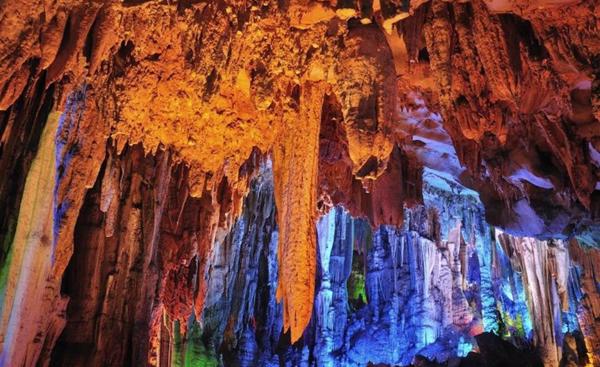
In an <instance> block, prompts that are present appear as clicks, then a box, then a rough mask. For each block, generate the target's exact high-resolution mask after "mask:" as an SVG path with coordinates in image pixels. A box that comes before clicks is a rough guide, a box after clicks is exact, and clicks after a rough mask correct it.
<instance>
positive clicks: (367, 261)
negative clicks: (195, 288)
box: [176, 172, 582, 367]
mask: <svg viewBox="0 0 600 367" xmlns="http://www.w3.org/2000/svg"><path fill="white" fill-rule="evenodd" d="M428 175H429V177H430V178H431V177H433V176H432V173H431V172H429V173H428ZM265 177H266V178H265ZM426 177H427V176H426ZM269 179H270V176H269V173H268V172H265V173H264V177H263V179H262V180H259V181H258V182H257V183H256V184H255V186H254V190H253V191H252V192H251V194H250V196H249V197H248V198H247V200H246V208H245V210H244V213H243V215H242V217H241V218H240V219H239V220H238V222H237V224H236V225H235V227H234V229H233V231H232V232H231V233H230V234H229V235H228V236H227V237H226V238H225V239H224V240H223V241H222V243H218V244H217V245H216V246H214V248H215V250H214V252H213V253H212V254H211V258H210V260H209V261H210V263H211V266H210V267H209V270H208V274H207V279H208V280H209V281H208V284H209V288H208V293H207V297H206V305H205V309H204V312H203V317H202V319H201V320H199V321H196V320H195V319H191V320H190V321H189V324H188V326H187V329H188V336H187V338H188V339H190V338H191V340H192V341H191V342H190V341H189V340H188V341H186V342H184V341H179V342H177V343H176V346H178V348H180V350H179V351H178V353H180V355H181V356H182V357H181V358H180V359H178V360H177V361H182V362H181V363H180V362H177V364H176V365H185V366H197V365H201V366H210V365H212V363H216V361H217V360H218V359H221V360H222V361H223V362H224V363H225V364H226V365H239V366H256V365H261V366H280V365H281V363H284V364H285V365H286V366H327V367H329V366H366V365H367V364H368V363H369V362H372V363H384V364H390V365H409V364H411V363H412V362H413V361H414V358H415V357H416V356H419V355H420V356H424V357H426V358H428V359H430V360H437V361H439V362H442V361H446V360H448V359H452V358H456V357H466V356H467V355H469V353H470V352H472V351H476V350H477V348H478V346H477V341H476V338H475V336H476V335H478V334H480V333H482V332H484V331H487V332H492V333H495V334H496V335H499V336H501V337H502V338H504V339H505V340H510V341H512V342H513V343H515V344H517V345H523V343H525V344H529V343H533V342H534V341H535V325H534V322H533V321H532V317H531V314H530V306H529V303H528V302H531V301H532V300H531V296H530V295H528V290H527V289H528V288H527V284H526V280H525V279H524V278H523V274H522V273H521V269H519V268H518V267H519V266H520V265H519V262H518V261H516V260H515V256H517V255H516V254H515V253H511V252H510V251H513V252H514V251H515V250H514V249H512V248H508V247H506V244H503V242H501V241H499V240H498V239H497V233H495V230H494V229H493V228H491V227H490V226H488V225H487V224H486V222H485V220H484V213H483V208H482V206H481V204H480V202H479V200H478V197H477V196H476V195H475V194H474V193H473V192H470V191H468V190H463V191H460V190H458V189H457V188H455V187H453V185H454V184H453V183H451V182H446V183H445V186H442V185H440V184H439V182H438V183H436V182H429V183H426V186H425V188H424V194H425V196H424V205H422V206H417V207H414V208H406V211H405V213H406V215H405V224H404V227H403V228H393V227H388V226H383V227H380V228H378V229H376V230H372V229H371V227H370V225H369V224H368V223H367V222H366V221H365V220H362V219H357V218H353V217H351V216H350V215H349V214H348V213H347V212H346V211H345V210H344V209H343V208H340V207H335V208H333V209H331V210H330V211H329V212H328V213H327V214H325V215H324V216H323V217H322V218H321V219H320V220H319V222H318V224H317V228H316V230H317V234H318V248H317V252H318V253H317V263H318V270H317V285H316V292H315V294H316V295H315V300H314V311H313V316H312V320H311V323H310V324H309V326H308V328H307V329H306V331H305V334H304V337H303V338H302V339H301V340H300V341H299V342H297V343H296V344H294V345H290V339H289V335H282V334H281V330H282V308H281V305H280V304H278V303H277V300H276V296H275V291H276V288H277V281H278V279H277V273H278V269H277V229H276V223H275V209H274V204H273V197H272V195H273V194H272V185H271V183H270V181H269ZM434 179H437V180H443V178H440V177H434ZM448 187H449V188H450V189H448ZM578 271H579V270H578V268H577V267H576V266H572V267H571V268H570V276H569V282H571V283H570V284H571V286H570V287H569V301H570V302H569V304H570V305H571V306H570V308H569V309H568V310H567V311H565V312H561V311H559V312H560V317H561V318H562V321H559V322H558V324H557V326H558V327H559V330H558V333H559V334H560V335H558V336H557V343H560V342H561V340H562V334H564V333H567V332H569V333H573V332H576V331H578V330H579V324H578V320H577V313H576V307H577V304H578V303H579V301H580V300H581V298H582V294H581V291H579V290H580V288H581V287H579V286H577V284H575V283H572V282H577V279H578ZM176 332H178V331H177V330H176ZM178 333H179V332H178ZM194 341H195V342H194ZM196 344H198V345H196ZM215 346H220V347H215ZM215 351H216V352H215ZM191 360H195V361H199V362H197V363H191V362H189V363H188V361H191ZM198 363H199V364H198Z"/></svg>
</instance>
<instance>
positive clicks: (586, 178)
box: [0, 0, 600, 366]
mask: <svg viewBox="0 0 600 367" xmlns="http://www.w3.org/2000/svg"><path fill="white" fill-rule="evenodd" d="M599 13H600V10H599V9H598V4H597V3H596V2H594V1H585V0H584V1H544V0H540V1H523V2H517V1H501V0H494V1H480V0H474V1H468V2H463V1H440V0H433V1H410V2H409V1H399V0H374V1H371V0H360V1H358V0H347V1H342V0H338V1H335V0H331V1H309V0H279V1H276V0H266V1H250V0H218V1H201V0H175V1H159V0H155V1H153V0H149V1H144V0H122V1H120V0H119V1H117V0H114V1H113V0H107V1H81V0H62V1H58V2H47V1H45V2H42V1H29V0H13V1H0V19H1V23H0V70H1V72H0V172H2V173H3V174H2V175H0V176H1V177H0V203H2V205H1V206H2V208H1V209H0V244H1V246H2V251H1V252H0V264H3V271H2V278H1V281H2V292H3V293H2V298H1V300H2V302H3V304H2V318H1V320H2V323H1V325H0V326H1V329H0V342H1V343H2V361H3V362H4V363H5V365H7V366H12V365H14V366H16V365H34V364H36V363H37V361H41V362H40V363H45V362H47V361H49V360H50V358H51V355H52V353H53V351H55V347H56V345H57V343H58V345H62V346H63V347H64V346H72V345H79V344H81V345H88V346H89V345H94V346H95V347H94V348H92V349H90V350H81V351H76V350H67V351H64V352H62V353H63V354H61V356H60V358H61V359H60V361H59V362H57V363H62V365H73V366H75V365H80V364H81V363H84V361H87V363H92V365H103V363H108V364H104V365H122V364H123V363H126V362H124V361H128V362H127V363H130V364H131V365H144V364H145V363H146V361H148V360H150V361H151V364H153V365H160V366H163V365H167V364H165V363H167V362H165V358H167V357H165V355H166V354H165V353H166V352H165V350H166V349H168V348H171V347H170V346H171V345H172V344H173V343H174V341H173V340H171V339H169V337H168V336H165V335H166V334H168V333H167V331H165V328H170V327H171V326H169V325H171V322H172V321H174V320H177V322H179V323H180V324H181V325H182V328H183V329H185V324H186V320H187V318H188V317H189V315H191V314H194V315H195V317H196V318H198V319H200V318H201V315H202V312H203V310H204V308H205V302H206V300H205V297H206V292H207V287H208V286H207V282H208V280H207V279H206V276H205V274H206V272H207V271H209V269H210V259H209V256H210V254H212V253H213V252H214V251H215V246H218V244H220V243H222V242H223V241H224V239H225V237H226V235H227V233H228V232H229V231H230V230H231V228H232V226H233V225H234V223H235V222H236V220H237V219H238V217H239V216H240V214H241V212H242V209H243V200H244V198H245V197H246V196H247V194H248V191H249V185H250V182H251V181H252V179H253V178H255V177H256V176H257V175H258V174H259V171H260V167H261V165H264V164H265V163H264V162H266V161H267V160H268V159H271V160H272V165H273V180H274V193H275V197H274V198H275V204H276V207H277V226H278V230H279V235H278V239H279V245H278V248H279V253H278V258H279V271H278V273H279V282H278V288H277V297H278V299H280V300H281V301H282V302H283V322H284V330H286V331H287V330H290V331H291V342H295V341H297V340H298V339H300V338H301V337H302V334H303V332H304V330H305V328H306V327H307V325H308V324H309V322H310V320H311V315H313V301H314V298H315V287H316V279H315V277H316V276H317V272H318V271H317V256H318V255H317V254H318V251H317V247H318V246H317V238H316V232H315V225H316V221H317V219H318V218H319V217H320V216H321V215H322V214H324V213H327V212H328V211H329V209H330V208H332V207H334V206H336V205H343V206H344V207H345V208H346V209H347V210H349V212H350V213H351V214H352V215H354V216H356V217H363V218H366V219H367V220H368V222H369V223H370V224H371V225H372V226H373V227H377V226H379V225H383V224H386V225H394V226H397V227H400V226H402V225H403V223H404V216H405V208H407V207H412V206H415V205H418V204H420V203H422V186H423V177H422V176H423V170H424V168H425V169H434V170H436V171H439V172H442V175H443V177H445V178H447V179H448V180H450V181H452V182H454V183H456V184H460V185H462V186H464V187H467V188H469V189H472V190H474V191H476V192H478V193H479V196H480V198H481V201H482V202H483V204H484V206H485V209H486V219H487V220H488V222H489V223H490V224H492V225H495V226H499V227H502V228H504V229H506V230H507V231H509V232H511V233H514V234H518V235H527V236H541V237H553V236H570V235H572V234H578V235H582V236H583V237H585V238H587V239H589V241H590V242H594V241H596V240H598V239H599V238H600V236H598V230H599V229H598V228H599V227H598V223H599V222H598V221H599V215H600V190H598V189H597V188H598V187H599V186H598V183H599V182H600V124H599V121H598V120H599V119H600V97H599V95H600V94H599V92H598V88H600V86H599V84H598V83H599V81H598V75H600V69H599V68H600V59H599V56H598V55H599V54H600V38H599V37H598V34H599V33H600V32H599V31H600V30H599V29H598V24H599V18H598V14H599ZM53 137H55V139H53ZM54 152H55V153H54ZM54 154H56V156H54ZM50 156H52V157H55V158H52V159H50V158H49V157H50ZM54 160H56V162H54ZM53 170H55V171H56V173H55V176H53V175H54V173H53V172H54V171H53ZM49 213H50V214H49ZM578 251H579V250H578ZM79 252H82V253H84V254H83V255H81V256H74V253H75V254H77V253H79ZM578 254H579V255H578V256H580V257H581V258H582V259H581V261H585V260H584V259H583V258H584V257H585V256H583V255H581V254H580V253H579V252H578ZM594 256H595V255H594ZM592 265H593V264H592ZM592 265H589V264H588V265H587V266H588V268H589V267H591V266H592ZM524 266H525V267H527V264H524ZM64 279H71V280H72V281H73V282H74V284H76V279H85V282H83V281H82V282H83V283H81V284H80V285H79V286H76V287H75V288H72V289H69V290H68V291H65V289H64V287H65V286H64V284H67V283H69V282H68V281H65V280H64ZM596 281H597V278H596ZM585 282H586V283H585V284H586V285H585V286H586V287H588V288H590V289H588V290H587V292H588V293H590V294H591V293H593V292H592V288H593V287H592V286H591V285H590V284H592V282H593V280H591V279H586V280H585ZM61 284H62V288H61ZM69 292H70V293H69ZM69 295H70V297H71V298H73V299H79V301H72V302H71V303H70V304H71V306H68V304H69ZM74 295H77V296H79V298H77V297H75V296H74ZM82 299H85V300H82ZM33 300H35V304H30V302H32V301H33ZM78 302H79V303H78ZM598 302H599V301H598V299H590V300H589V302H588V304H587V305H586V306H585V308H586V310H588V311H586V312H587V313H584V314H582V315H584V316H582V317H583V318H588V319H586V320H585V321H584V323H585V324H586V325H588V326H589V328H591V329H594V330H592V331H589V335H592V337H590V338H588V341H589V343H596V345H597V343H600V339H595V338H596V337H598V335H599V333H600V330H598V328H597V327H595V326H591V325H593V324H594V323H595V322H596V323H597V319H598V317H599V315H600V311H599V307H600V306H599V305H598ZM69 307H71V310H77V311H72V312H75V314H74V315H75V316H73V314H72V313H69V312H71V311H67V310H68V309H69ZM67 314H69V315H71V316H72V317H73V318H72V319H69V317H71V316H69V317H67ZM73 320H74V321H73ZM111 320H120V324H119V325H118V326H117V325H115V324H114V323H112V322H111ZM594 320H595V321H594ZM76 325H78V326H76ZM140 325H144V326H140ZM63 330H64V333H63ZM61 335H62V338H63V339H64V340H65V341H62V342H61V341H59V337H61ZM122 335H128V337H127V338H129V339H127V342H126V343H125V344H119V346H118V347H117V346H116V345H117V343H116V340H115V338H117V339H118V338H119V337H120V336H122ZM593 335H595V336H593ZM61 343H63V344H61ZM594 348H596V349H594V350H598V347H597V346H596V347H594ZM63 349H64V348H63ZM590 349H593V348H592V347H590ZM57 358H58V357H57ZM104 358H107V359H104ZM594 358H596V359H597V357H594ZM168 363H171V362H168Z"/></svg>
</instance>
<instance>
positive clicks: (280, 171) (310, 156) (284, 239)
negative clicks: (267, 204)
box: [273, 82, 324, 341]
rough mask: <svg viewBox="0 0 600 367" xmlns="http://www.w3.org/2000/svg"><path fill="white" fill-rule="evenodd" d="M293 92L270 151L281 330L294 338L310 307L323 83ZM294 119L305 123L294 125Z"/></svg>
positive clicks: (313, 269) (298, 334) (299, 331)
mask: <svg viewBox="0 0 600 367" xmlns="http://www.w3.org/2000/svg"><path fill="white" fill-rule="evenodd" d="M291 94H292V95H291V99H290V103H291V104H292V106H291V111H290V113H289V115H284V120H285V121H286V128H285V129H284V131H283V133H282V135H281V137H280V145H278V146H277V147H276V148H275V149H274V152H273V175H274V182H275V200H276V203H277V209H278V211H277V215H278V225H279V243H280V244H279V246H280V250H279V264H280V267H279V269H280V276H279V284H278V287H279V288H278V292H277V295H278V299H279V300H281V301H283V304H284V325H285V329H286V330H290V332H291V337H292V341H296V340H298V339H299V338H300V337H301V336H302V332H303V331H304V328H305V327H306V325H307V324H308V322H309V320H310V316H311V313H312V308H313V307H312V299H313V295H314V285H315V276H316V258H315V253H316V251H315V250H316V238H315V229H314V225H315V222H316V221H315V217H316V206H317V205H316V204H317V198H316V197H317V174H318V152H319V149H318V147H319V127H320V125H321V108H322V106H323V100H324V86H323V85H322V84H320V83H313V82H307V83H304V84H302V85H296V86H294V87H293V88H292V91H291ZM294 104H295V106H294ZM294 110H296V111H295V112H293V111H294ZM298 120H301V121H304V122H305V123H304V124H297V123H296V122H297V121H298Z"/></svg>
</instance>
